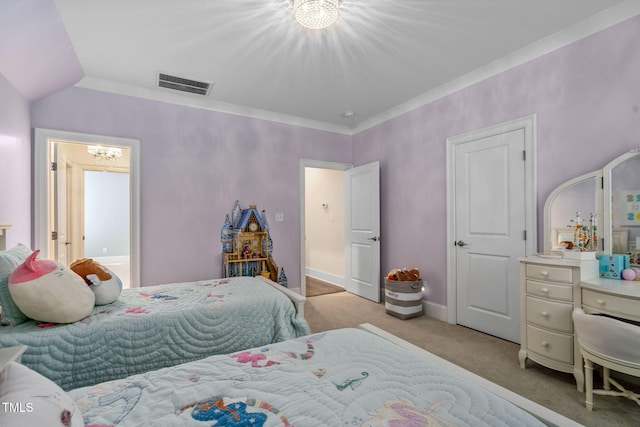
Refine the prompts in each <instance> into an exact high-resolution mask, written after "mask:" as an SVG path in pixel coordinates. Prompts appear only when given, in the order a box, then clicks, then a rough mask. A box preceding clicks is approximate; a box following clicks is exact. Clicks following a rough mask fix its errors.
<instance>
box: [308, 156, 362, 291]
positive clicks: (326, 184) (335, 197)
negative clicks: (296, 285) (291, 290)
mask: <svg viewBox="0 0 640 427" xmlns="http://www.w3.org/2000/svg"><path fill="white" fill-rule="evenodd" d="M350 167H351V166H350V165H347V164H343V163H333V162H322V161H314V160H301V161H300V188H301V197H300V199H301V200H300V218H301V236H302V241H301V248H302V254H301V255H302V256H301V261H302V266H301V271H302V275H301V276H302V277H301V282H300V283H301V287H300V293H301V294H302V295H305V296H312V295H310V294H309V293H308V291H310V292H312V293H313V294H314V295H319V293H317V291H315V289H320V288H323V289H327V290H328V291H340V290H341V289H342V290H344V171H345V170H347V169H349V168H350ZM307 282H309V284H310V287H309V289H307Z"/></svg>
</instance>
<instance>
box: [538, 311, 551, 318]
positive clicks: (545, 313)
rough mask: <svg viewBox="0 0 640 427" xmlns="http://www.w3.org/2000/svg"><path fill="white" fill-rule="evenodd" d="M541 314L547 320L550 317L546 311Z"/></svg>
mask: <svg viewBox="0 0 640 427" xmlns="http://www.w3.org/2000/svg"><path fill="white" fill-rule="evenodd" d="M540 314H542V317H544V318H545V319H546V318H547V317H549V313H547V312H546V311H543V312H542V313H540Z"/></svg>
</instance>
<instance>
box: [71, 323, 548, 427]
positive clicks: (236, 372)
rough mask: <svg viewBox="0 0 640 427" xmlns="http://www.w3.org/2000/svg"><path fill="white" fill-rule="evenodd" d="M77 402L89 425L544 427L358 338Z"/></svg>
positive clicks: (187, 370) (149, 381)
mask: <svg viewBox="0 0 640 427" xmlns="http://www.w3.org/2000/svg"><path fill="white" fill-rule="evenodd" d="M69 394H70V395H71V397H72V398H73V399H74V400H75V402H76V404H77V406H78V408H79V410H80V411H81V412H82V414H83V417H84V421H85V423H86V425H108V426H113V425H118V426H145V425H154V426H187V425H189V426H191V425H193V426H219V425H224V426H227V427H240V426H269V427H273V426H298V427H313V426H326V427H330V426H336V427H338V426H346V425H349V426H362V427H365V426H366V427H375V426H396V427H409V426H427V425H429V426H431V425H438V426H474V427H475V426H492V427H499V426H515V425H518V426H541V425H543V424H542V423H541V422H539V421H538V420H537V419H536V418H534V417H533V416H531V415H530V414H528V413H527V412H525V411H523V410H521V409H520V408H518V407H516V406H515V405H513V404H511V403H510V402H507V401H506V400H503V399H502V398H499V397H497V396H495V395H493V394H491V393H489V392H487V391H485V390H484V389H482V388H480V387H479V386H477V385H475V384H472V383H470V382H467V381H466V380H464V379H462V378H461V377H459V376H457V375H456V374H453V373H451V372H449V371H447V370H445V369H443V368H441V367H439V366H437V365H435V364H433V363H432V362H429V361H427V360H425V359H422V358H420V357H418V356H416V355H414V354H412V353H410V352H408V351H406V350H404V349H402V348H400V347H399V346H397V345H395V344H392V343H390V342H388V341H386V340H384V339H382V338H380V337H377V336H375V335H373V334H370V333H367V332H364V331H361V330H358V329H338V330H333V331H329V332H325V333H319V334H314V335H309V336H305V337H301V338H297V339H294V340H288V341H285V342H281V343H277V344H270V345H267V346H264V347H261V348H254V349H251V350H246V351H241V352H237V353H231V354H229V355H223V356H212V357H208V358H206V359H202V360H199V361H196V362H192V363H186V364H182V365H178V366H174V367H171V368H166V369H161V370H158V371H153V372H149V373H145V374H141V375H135V376H131V377H128V378H125V379H121V380H118V381H113V382H107V383H103V384H98V385H96V386H93V387H85V388H81V389H77V390H72V391H70V392H69Z"/></svg>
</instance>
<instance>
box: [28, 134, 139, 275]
mask: <svg viewBox="0 0 640 427" xmlns="http://www.w3.org/2000/svg"><path fill="white" fill-rule="evenodd" d="M52 169H55V172H54V171H52ZM138 169H139V141H137V140H129V139H124V138H113V137H106V136H97V135H89V134H76V133H71V132H63V131H54V130H47V129H36V134H35V144H34V195H35V206H34V209H35V224H34V245H33V246H34V248H38V249H40V250H41V257H46V258H49V259H55V260H57V261H58V262H60V263H62V264H65V265H69V264H70V263H71V262H72V261H73V260H75V259H78V258H82V257H87V258H93V259H95V260H96V261H98V262H99V263H101V264H103V265H105V266H106V267H107V268H109V269H110V270H111V271H113V272H114V273H115V274H116V275H117V276H118V277H119V278H120V279H121V280H122V283H123V286H124V287H136V286H140V277H139V178H138Z"/></svg>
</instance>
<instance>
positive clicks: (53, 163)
mask: <svg viewBox="0 0 640 427" xmlns="http://www.w3.org/2000/svg"><path fill="white" fill-rule="evenodd" d="M51 170H52V171H53V172H55V171H57V170H58V163H56V162H51Z"/></svg>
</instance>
